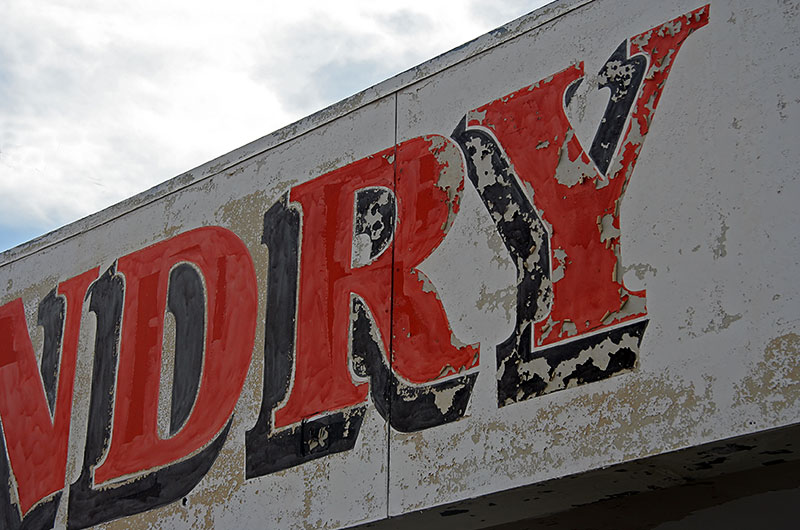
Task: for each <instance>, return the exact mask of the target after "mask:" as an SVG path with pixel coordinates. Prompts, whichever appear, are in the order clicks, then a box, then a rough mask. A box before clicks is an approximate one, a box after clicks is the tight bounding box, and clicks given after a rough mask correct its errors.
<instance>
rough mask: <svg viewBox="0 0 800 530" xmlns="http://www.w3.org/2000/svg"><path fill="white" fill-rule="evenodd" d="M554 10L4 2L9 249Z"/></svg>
mask: <svg viewBox="0 0 800 530" xmlns="http://www.w3.org/2000/svg"><path fill="white" fill-rule="evenodd" d="M545 3H547V2H546V1H544V0H538V1H529V2H520V1H513V0H509V1H500V2H492V3H490V4H485V3H480V4H479V3H477V2H472V3H470V2H463V1H461V2H456V1H452V0H448V1H440V2H437V3H431V2H426V1H420V0H413V1H404V2H401V3H388V2H387V3H378V2H374V1H373V2H367V1H356V0H344V1H337V2H315V1H310V0H295V1H293V2H288V3H287V2H264V1H255V0H228V1H226V2H214V3H211V2H196V1H170V2H167V1H165V0H161V1H157V0H146V1H141V0H140V1H137V2H129V3H118V2H107V1H101V0H82V1H77V0H76V1H69V0H62V1H57V0H50V1H38V2H30V1H27V0H5V2H3V5H2V6H1V7H0V247H2V248H5V247H7V246H9V245H13V244H18V243H21V242H22V241H23V240H22V239H20V237H22V238H28V237H31V236H35V235H37V234H40V233H43V232H46V231H48V230H52V229H54V228H56V227H58V226H60V225H62V224H65V223H68V222H71V221H73V220H75V219H78V218H80V217H83V216H85V215H88V214H90V213H92V212H94V211H97V210H99V209H102V208H104V207H106V206H108V205H110V204H113V203H114V202H117V201H119V200H122V199H123V198H125V197H128V196H130V195H133V194H135V193H138V192H140V191H143V190H145V189H147V188H149V187H151V186H153V185H155V184H157V183H159V182H161V181H164V180H166V179H168V178H171V177H173V176H175V175H177V174H179V173H181V172H183V171H186V170H189V169H191V168H192V167H195V166H197V165H199V164H201V163H203V162H205V161H207V160H209V159H211V158H214V157H216V156H219V155H221V154H223V153H225V152H227V151H230V150H231V149H234V148H236V147H238V146H240V145H242V144H245V143H247V142H249V141H251V140H254V139H256V138H258V137H260V136H263V135H264V134H267V133H269V132H271V131H273V130H275V129H278V128H280V127H282V126H284V125H287V124H288V123H290V122H292V121H295V120H297V119H299V118H302V117H303V116H305V115H307V114H310V113H312V112H314V111H316V110H319V109H321V108H323V107H325V106H327V105H329V104H331V103H334V102H335V101H337V100H339V99H342V98H344V97H347V96H349V95H351V94H353V93H355V92H357V91H359V90H361V89H364V88H366V87H368V86H370V85H372V84H375V83H378V82H380V81H382V80H384V79H385V78H387V77H390V76H391V75H394V74H396V73H398V72H400V71H402V70H405V69H407V68H409V67H412V66H414V65H415V64H418V63H420V62H422V61H424V60H426V59H429V58H431V57H434V56H436V55H438V54H440V53H442V52H444V51H446V50H448V49H451V48H453V47H455V46H458V45H460V44H462V43H464V42H466V41H468V40H470V39H472V38H475V37H477V36H479V35H481V34H483V33H485V32H486V31H488V30H490V29H492V28H494V27H496V26H498V25H500V24H503V23H505V22H508V21H510V20H512V19H513V18H516V17H518V16H520V15H522V14H524V13H526V12H528V11H531V10H533V9H535V8H536V7H539V6H540V5H542V4H545Z"/></svg>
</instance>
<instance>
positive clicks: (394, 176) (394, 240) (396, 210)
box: [386, 92, 400, 518]
mask: <svg viewBox="0 0 800 530" xmlns="http://www.w3.org/2000/svg"><path fill="white" fill-rule="evenodd" d="M397 94H398V93H397V92H395V93H394V157H393V158H392V188H393V189H392V193H393V194H394V201H395V202H394V204H395V207H394V223H395V224H394V230H392V267H391V269H390V282H389V284H390V286H391V287H390V292H389V300H390V302H389V371H390V373H393V372H394V267H395V261H394V259H395V258H394V256H395V253H394V252H395V245H396V244H397V231H398V226H399V224H400V200H399V199H398V198H397ZM391 381H392V380H391V379H390V380H389V385H388V387H387V390H386V391H387V392H388V393H389V395H388V396H387V401H388V402H389V410H388V413H387V416H388V418H387V420H386V517H387V518H389V517H391V509H390V505H389V492H390V489H391V488H390V486H391V477H392V473H391V471H392V467H391V465H392V397H393V396H394V385H393V384H392V382H391Z"/></svg>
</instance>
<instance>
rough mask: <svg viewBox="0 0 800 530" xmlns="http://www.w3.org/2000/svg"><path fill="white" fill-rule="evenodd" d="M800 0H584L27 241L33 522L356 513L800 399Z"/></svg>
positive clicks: (718, 435) (17, 465)
mask: <svg viewBox="0 0 800 530" xmlns="http://www.w3.org/2000/svg"><path fill="white" fill-rule="evenodd" d="M797 11H798V9H797V4H796V3H792V2H787V3H785V4H784V5H782V6H779V7H778V8H775V7H772V6H758V7H753V6H749V5H747V4H744V3H743V4H741V5H740V4H739V3H737V2H721V1H720V2H713V3H712V4H710V5H700V6H698V5H694V4H690V3H688V2H686V1H679V2H675V3H671V4H669V5H660V4H659V5H658V6H646V7H645V6H641V5H640V4H639V3H636V2H627V1H625V0H595V1H588V2H587V1H577V0H576V1H565V2H561V3H557V4H555V5H553V6H550V7H548V8H546V9H545V10H542V11H540V12H538V13H534V14H532V15H530V16H528V17H525V18H523V19H521V20H520V21H517V22H514V23H511V24H510V25H509V26H507V27H506V28H505V31H498V32H494V33H492V34H490V35H489V36H487V37H484V38H482V39H479V40H478V41H476V42H475V43H472V44H470V45H468V46H467V47H466V48H461V49H459V50H456V51H454V52H452V53H451V54H450V55H449V57H451V59H449V60H450V61H451V62H449V63H448V62H445V63H441V61H442V59H437V60H435V61H433V62H431V63H427V64H426V65H422V66H420V67H419V68H417V69H415V70H414V71H412V72H411V73H409V74H401V76H398V78H396V79H395V80H394V81H389V82H387V83H388V84H383V85H379V87H376V88H374V89H370V91H367V92H365V93H363V94H361V95H359V96H356V97H354V98H352V99H351V100H348V101H349V103H347V102H346V104H345V103H343V104H342V106H340V107H338V108H335V109H333V110H330V111H323V112H322V113H320V114H318V115H315V117H311V118H309V120H310V121H307V122H305V121H304V122H301V123H300V124H298V125H296V126H293V127H290V128H287V129H286V130H284V131H279V132H278V133H275V134H274V135H271V136H269V137H266V138H265V139H262V140H260V141H258V142H255V143H254V144H251V145H250V146H246V147H245V148H242V150H240V151H237V152H234V153H232V154H230V155H228V156H227V157H223V158H222V159H220V160H217V161H215V162H212V163H210V164H208V165H207V166H204V167H203V168H200V169H199V170H197V174H196V175H195V174H186V175H184V176H182V177H178V178H177V179H175V180H173V181H170V182H169V183H166V184H165V185H164V186H162V187H161V188H160V189H157V190H155V191H151V192H148V193H147V194H143V195H142V196H139V197H136V198H133V199H131V200H130V201H128V202H127V203H124V204H123V205H122V206H120V207H117V208H116V209H111V210H109V211H107V212H101V213H100V214H98V216H96V217H95V218H94V219H89V220H88V221H85V222H82V223H78V224H76V225H74V226H72V227H66V228H65V229H63V230H62V231H60V232H57V233H56V234H54V235H51V236H48V237H46V238H45V239H43V240H42V241H40V242H38V243H36V242H34V243H32V244H29V245H28V247H22V248H21V249H15V250H12V251H9V252H8V253H6V254H5V255H4V259H5V261H4V263H3V264H2V265H0V284H2V285H4V291H3V293H2V298H0V420H2V424H1V425H2V436H0V444H2V451H0V486H1V487H0V521H1V522H2V526H3V527H4V528H51V527H56V528H63V527H67V528H75V529H78V528H87V527H92V526H100V527H105V528H128V527H131V526H133V527H143V528H198V527H201V528H202V527H205V528H212V527H214V528H215V527H222V528H225V527H227V528H261V527H263V526H264V525H267V526H269V527H275V528H294V527H306V528H341V527H346V526H351V525H354V524H359V523H365V522H369V521H377V520H381V519H385V518H387V517H390V516H398V515H402V514H406V513H408V512H412V511H415V510H421V509H429V508H431V507H434V506H437V505H443V504H450V503H457V502H458V501H461V500H463V499H467V498H474V497H477V496H480V495H485V494H490V493H492V494H493V493H496V492H502V491H503V490H507V489H509V488H512V487H518V486H529V485H535V484H537V483H540V482H542V481H545V480H549V479H557V478H558V477H564V476H567V475H574V474H577V473H588V472H591V471H592V470H596V469H600V468H603V467H606V466H610V465H615V464H620V463H622V462H626V461H629V460H634V459H638V458H644V457H646V456H650V455H657V454H661V453H666V452H669V451H672V450H674V449H677V448H683V447H691V446H697V445H699V444H703V443H707V442H711V441H713V440H718V439H722V438H729V437H731V436H734V435H739V434H744V433H758V432H760V431H763V430H766V429H772V428H777V427H782V426H786V425H790V424H793V423H796V422H798V421H800V403H799V402H798V398H800V379H798V373H797V369H796V366H797V363H796V357H797V355H798V354H799V353H800V352H798V340H797V309H798V307H797V304H796V300H797V299H800V298H798V297H799V296H800V293H797V292H796V291H797V289H798V287H797V284H796V282H794V281H793V276H792V275H791V274H790V272H787V271H792V270H796V267H797V263H798V260H800V257H798V248H800V245H798V244H797V243H798V241H797V235H796V231H794V230H792V229H791V227H793V226H796V225H797V222H798V221H800V220H798V219H797V216H798V214H797V209H796V207H795V202H796V200H797V199H798V198H799V197H800V190H798V188H797V186H798V184H797V182H798V181H800V179H798V178H797V167H800V164H798V160H797V154H796V150H795V149H794V148H793V147H792V146H793V145H794V143H796V140H797V130H796V127H794V128H793V127H792V125H791V123H793V122H792V120H795V122H794V123H796V119H797V117H798V116H797V112H798V111H797V109H798V107H797V103H798V102H800V96H798V95H797V89H796V86H797V83H796V79H794V80H792V78H791V76H792V75H795V76H796V73H795V70H796V68H794V69H793V68H792V67H791V65H792V64H793V63H792V62H791V61H788V62H787V61H784V60H780V59H778V58H776V55H775V53H774V50H773V49H772V48H774V46H775V44H774V43H773V44H769V43H765V42H762V40H761V36H762V35H764V34H767V33H769V34H771V35H773V36H774V39H775V40H776V41H779V42H780V43H781V45H782V46H783V48H781V49H782V50H784V51H785V52H784V53H783V55H782V56H783V57H789V58H792V57H796V52H797V51H798V47H800V43H798V41H797V38H796V36H795V34H794V33H795V32H794V31H793V29H792V28H793V27H794V26H792V23H791V20H794V21H795V23H796V17H797ZM793 17H794V18H793ZM537 21H538V22H537ZM737 21H740V22H737ZM737 24H740V25H741V26H737ZM734 26H736V27H737V28H738V29H735V30H731V29H730V28H729V27H734ZM781 39H782V40H781ZM465 50H466V52H465ZM465 53H466V55H464V54H465ZM447 57H448V56H447V55H446V56H445V59H444V60H445V61H447V60H448V59H447ZM795 62H796V61H795ZM720 64H721V65H727V66H729V67H730V68H728V69H725V68H722V67H720V66H719V65H720ZM742 65H745V66H747V68H743V67H742ZM794 66H795V67H796V64H795V65H794ZM733 71H735V72H737V75H736V76H734V75H733V74H732V72H733ZM594 72H596V74H595V73H594ZM537 80H538V81H537ZM392 83H394V84H392ZM381 87H382V88H381ZM376 91H377V92H376ZM381 91H383V92H381ZM743 94H745V95H746V96H747V98H746V100H744V99H742V98H743V97H744V96H743ZM370 98H371V99H370ZM770 98H773V99H774V98H777V99H776V101H777V103H774V102H773V101H772V99H770ZM773 103H774V104H773ZM754 108H757V109H759V112H758V113H755V111H754V110H753V109H754ZM337 109H338V110H337ZM330 113H333V115H330ZM731 113H740V114H741V115H739V114H735V115H734V116H733V118H731V119H730V120H728V117H729V116H728V115H729V114H731ZM315 120H316V121H315ZM395 124H396V125H395ZM758 130H760V131H761V132H760V133H758V134H757V133H756V131H758ZM745 155H747V156H746V157H745ZM742 157H745V158H742ZM754 176H757V177H758V179H757V182H755V181H754V178H755V177H754ZM623 211H624V214H623ZM61 236H63V238H61V239H60V237H61ZM710 465H713V464H710ZM454 510H455V509H454ZM456 511H457V510H456ZM458 513H462V512H458ZM450 515H457V514H456V513H455V512H453V513H452V514H450ZM473 527H477V526H473Z"/></svg>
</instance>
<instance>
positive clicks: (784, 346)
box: [734, 332, 800, 421]
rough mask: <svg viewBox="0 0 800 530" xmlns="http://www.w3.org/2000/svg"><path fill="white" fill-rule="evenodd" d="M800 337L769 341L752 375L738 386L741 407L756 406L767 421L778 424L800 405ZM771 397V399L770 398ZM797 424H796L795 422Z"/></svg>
mask: <svg viewBox="0 0 800 530" xmlns="http://www.w3.org/2000/svg"><path fill="white" fill-rule="evenodd" d="M798 359H800V335H798V334H797V333H794V332H792V333H786V334H785V335H781V336H779V337H776V338H774V339H772V340H771V341H769V342H768V343H767V345H766V347H765V348H764V356H763V358H762V359H761V360H760V361H758V362H757V363H756V364H755V365H754V366H753V367H752V368H751V371H750V375H749V376H748V377H746V378H744V379H743V380H742V382H741V383H740V384H738V385H736V398H735V400H734V404H735V406H737V407H752V406H753V405H756V406H757V408H758V410H759V411H760V413H761V416H762V418H763V419H764V420H765V421H769V420H773V421H775V420H778V419H780V418H781V417H782V416H783V415H784V413H786V412H791V411H792V410H796V408H797V406H798V404H800V362H798ZM765 394H768V395H769V397H768V399H767V398H766V395H765ZM795 421H796V420H795Z"/></svg>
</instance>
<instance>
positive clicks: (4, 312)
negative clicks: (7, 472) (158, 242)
mask: <svg viewBox="0 0 800 530" xmlns="http://www.w3.org/2000/svg"><path fill="white" fill-rule="evenodd" d="M97 273H98V269H97V268H95V269H92V270H90V271H87V272H85V273H83V274H80V275H78V276H75V277H74V278H71V279H69V280H67V281H64V282H62V283H60V284H59V286H58V294H59V295H61V296H63V297H64V299H65V300H66V306H67V307H66V317H65V319H64V321H63V325H64V333H63V343H62V344H63V346H62V353H61V361H60V363H59V364H60V367H59V370H58V391H57V394H56V400H55V410H54V411H53V414H52V415H51V413H50V409H49V407H48V404H47V397H46V396H45V389H44V385H43V383H42V377H41V376H40V375H39V367H38V366H37V362H36V354H35V353H34V351H33V345H32V344H31V339H30V335H29V334H28V325H27V323H26V321H25V310H24V308H23V305H22V299H21V298H17V299H16V300H14V301H13V302H10V303H8V304H6V305H4V306H2V307H0V390H1V392H0V417H1V418H2V420H3V433H4V434H5V440H6V448H7V451H8V459H9V462H10V464H11V469H12V470H13V471H14V476H15V477H16V482H17V493H18V496H19V503H20V510H21V511H22V515H23V516H24V515H25V514H26V513H27V512H28V510H30V509H31V507H32V506H33V505H34V504H36V503H37V502H39V501H40V500H41V499H43V498H45V497H47V496H48V495H52V494H53V493H55V492H57V491H59V490H61V489H63V488H64V474H65V471H66V464H67V450H68V447H69V443H68V442H69V425H70V419H71V416H72V389H73V385H74V382H75V362H76V354H77V350H78V332H79V329H80V323H81V308H82V307H83V296H84V294H85V293H86V289H87V288H88V286H89V284H90V283H91V282H92V281H93V280H94V279H95V278H96V277H97ZM2 457H3V455H0V458H2ZM2 487H5V485H3V486H2Z"/></svg>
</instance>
